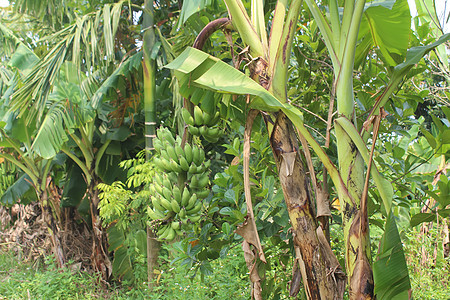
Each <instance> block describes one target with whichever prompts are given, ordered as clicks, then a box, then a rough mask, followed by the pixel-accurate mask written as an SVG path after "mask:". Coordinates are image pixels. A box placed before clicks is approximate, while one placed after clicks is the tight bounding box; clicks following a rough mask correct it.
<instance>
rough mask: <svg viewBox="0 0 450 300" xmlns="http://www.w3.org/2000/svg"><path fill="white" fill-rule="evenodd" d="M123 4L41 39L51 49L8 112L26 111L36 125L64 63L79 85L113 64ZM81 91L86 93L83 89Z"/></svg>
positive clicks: (29, 120)
mask: <svg viewBox="0 0 450 300" xmlns="http://www.w3.org/2000/svg"><path fill="white" fill-rule="evenodd" d="M123 3H124V1H120V2H118V3H115V4H107V5H105V6H104V8H103V9H102V10H101V11H97V12H95V13H90V14H88V15H85V16H83V17H77V18H76V21H75V22H74V24H73V25H71V26H68V27H66V28H64V29H62V30H60V31H58V32H57V33H55V34H53V35H52V36H49V37H45V38H43V39H41V41H45V42H48V43H50V44H53V45H54V46H53V47H52V48H51V49H50V50H49V52H48V53H47V54H46V55H45V57H44V58H42V60H41V61H40V62H39V63H38V64H37V65H36V66H35V68H34V69H33V70H32V71H31V72H30V74H29V76H27V78H26V79H24V84H23V86H22V87H21V88H20V89H19V90H17V91H16V92H15V93H14V95H13V101H12V107H11V109H12V110H15V111H18V112H19V116H22V115H23V114H24V112H25V111H27V110H28V111H29V112H30V114H29V116H28V118H27V122H28V123H29V122H31V121H32V120H38V121H40V120H41V119H42V117H43V114H44V111H45V109H46V103H47V98H48V95H49V94H50V93H51V90H52V87H53V85H54V84H55V80H56V79H57V77H58V76H59V74H60V69H61V67H62V65H63V63H64V62H65V61H69V60H72V62H73V63H74V64H75V66H76V68H77V70H78V76H79V78H80V81H82V80H81V78H82V77H83V74H88V76H92V75H93V74H94V73H95V72H96V71H97V70H98V69H101V68H104V67H106V66H108V65H111V64H113V63H114V61H115V55H114V43H115V34H116V32H117V28H118V24H119V20H120V12H121V6H122V5H123ZM54 41H57V42H56V43H55V42H54ZM83 91H86V92H88V90H87V89H85V88H84V89H83ZM86 96H88V94H87V95H86Z"/></svg>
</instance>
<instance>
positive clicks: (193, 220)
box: [189, 215, 202, 223]
mask: <svg viewBox="0 0 450 300" xmlns="http://www.w3.org/2000/svg"><path fill="white" fill-rule="evenodd" d="M201 217H202V216H201V215H197V216H192V217H189V221H191V223H197V222H198V221H200V218H201Z"/></svg>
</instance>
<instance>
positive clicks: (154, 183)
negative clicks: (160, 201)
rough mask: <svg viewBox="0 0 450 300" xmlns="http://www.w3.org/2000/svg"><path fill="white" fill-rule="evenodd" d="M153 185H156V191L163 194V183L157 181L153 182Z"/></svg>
mask: <svg viewBox="0 0 450 300" xmlns="http://www.w3.org/2000/svg"><path fill="white" fill-rule="evenodd" d="M153 186H154V188H155V191H156V192H157V193H158V194H160V195H161V194H162V187H163V186H162V185H159V184H158V183H156V182H153Z"/></svg>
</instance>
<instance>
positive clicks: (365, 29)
mask: <svg viewBox="0 0 450 300" xmlns="http://www.w3.org/2000/svg"><path fill="white" fill-rule="evenodd" d="M383 2H384V1H383ZM370 4H371V5H370V6H369V7H368V8H367V9H366V10H365V12H364V18H363V19H362V21H361V26H360V30H359V38H360V39H363V38H364V40H363V41H364V42H363V43H361V44H360V45H358V48H357V51H356V58H357V59H358V57H360V56H361V57H360V59H358V60H359V62H361V58H362V55H361V53H365V54H367V51H368V50H369V49H370V48H372V47H373V46H375V47H378V48H379V49H380V52H381V54H382V55H383V58H384V59H385V61H386V62H387V63H388V64H389V65H391V66H395V65H396V64H397V62H396V59H395V57H393V54H394V53H395V54H397V55H398V56H399V57H404V55H405V54H406V49H407V48H408V44H409V34H410V31H411V15H410V11H409V6H408V1H407V0H397V1H395V4H394V5H393V6H392V7H391V8H389V6H391V5H392V1H389V2H387V3H377V4H378V5H375V4H372V3H370ZM386 4H387V5H386ZM392 28H395V30H392ZM364 57H365V55H364ZM357 62H358V61H357Z"/></svg>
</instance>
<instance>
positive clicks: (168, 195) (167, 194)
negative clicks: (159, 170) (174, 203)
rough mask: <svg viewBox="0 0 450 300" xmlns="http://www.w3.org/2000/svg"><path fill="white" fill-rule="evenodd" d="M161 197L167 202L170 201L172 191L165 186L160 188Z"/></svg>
mask: <svg viewBox="0 0 450 300" xmlns="http://www.w3.org/2000/svg"><path fill="white" fill-rule="evenodd" d="M162 195H163V196H164V198H166V199H167V200H170V199H171V198H172V191H171V190H170V189H169V188H168V187H167V186H163V188H162Z"/></svg>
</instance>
